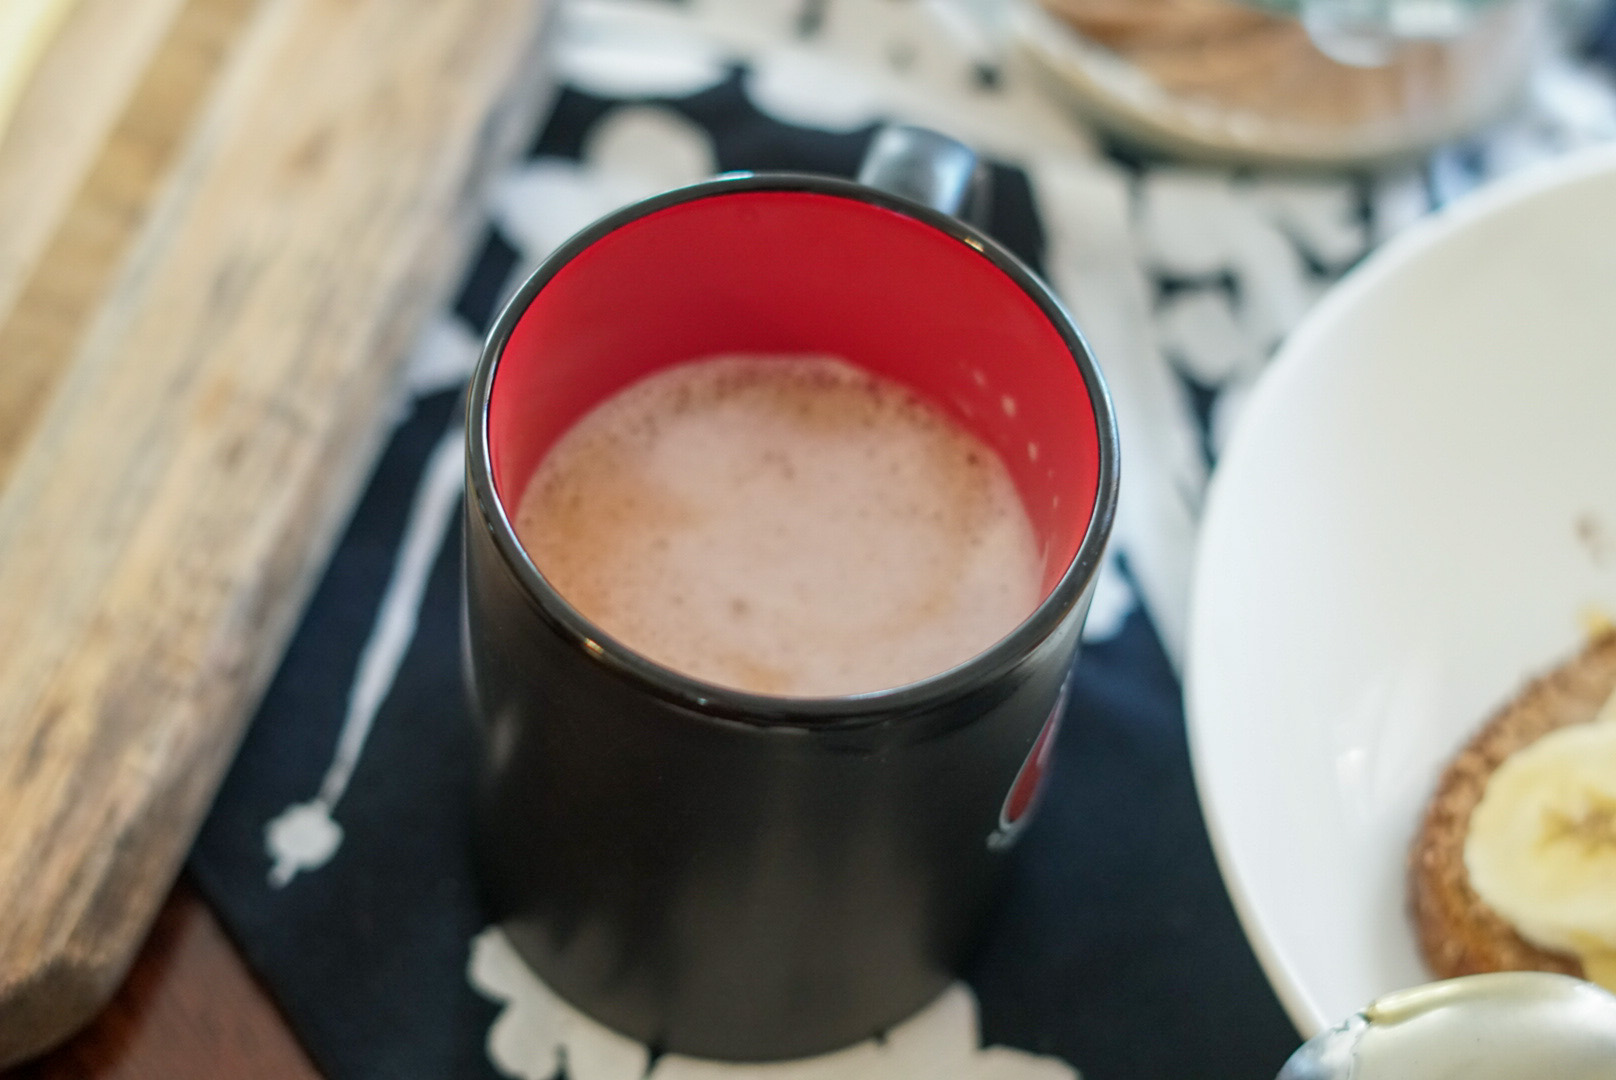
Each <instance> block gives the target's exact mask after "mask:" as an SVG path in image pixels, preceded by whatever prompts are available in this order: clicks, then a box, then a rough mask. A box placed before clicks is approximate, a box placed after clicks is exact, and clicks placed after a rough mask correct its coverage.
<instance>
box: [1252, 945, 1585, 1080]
mask: <svg viewBox="0 0 1616 1080" xmlns="http://www.w3.org/2000/svg"><path fill="white" fill-rule="evenodd" d="M1549 1078H1553V1080H1616V996H1613V995H1611V994H1609V993H1606V992H1605V991H1604V990H1601V989H1600V988H1599V987H1597V986H1595V985H1593V984H1592V983H1587V982H1583V981H1582V980H1581V979H1573V978H1570V977H1569V976H1566V975H1548V974H1544V973H1541V972H1505V973H1501V974H1497V975H1470V976H1467V977H1465V978H1462V979H1448V980H1446V981H1444V982H1435V983H1428V984H1427V985H1425V986H1417V987H1414V988H1413V989H1411V990H1400V991H1398V992H1396V993H1393V994H1387V995H1386V996H1385V997H1382V998H1378V999H1377V1000H1376V1001H1375V1002H1374V1003H1373V1004H1371V1005H1370V1006H1369V1007H1368V1008H1366V1009H1364V1010H1363V1011H1362V1012H1360V1013H1357V1014H1356V1015H1354V1016H1352V1017H1350V1018H1349V1019H1348V1020H1347V1021H1346V1022H1345V1023H1342V1024H1340V1025H1338V1026H1337V1027H1333V1028H1331V1029H1330V1030H1329V1031H1326V1032H1323V1033H1322V1034H1319V1035H1316V1036H1314V1037H1313V1038H1311V1039H1309V1040H1308V1041H1307V1042H1305V1043H1303V1044H1302V1047H1301V1049H1299V1050H1297V1051H1296V1053H1295V1054H1293V1055H1292V1056H1291V1059H1290V1060H1289V1061H1288V1062H1286V1063H1285V1067H1284V1068H1283V1069H1281V1070H1280V1071H1279V1076H1278V1077H1277V1080H1549Z"/></svg>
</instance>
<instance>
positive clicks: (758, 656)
mask: <svg viewBox="0 0 1616 1080" xmlns="http://www.w3.org/2000/svg"><path fill="white" fill-rule="evenodd" d="M516 531H517V535H518V536H519V537H520V538H521V541H522V543H523V545H524V546H525V547H526V549H527V551H528V553H529V554H530V555H531V556H532V558H533V561H534V563H535V564H536V565H537V566H538V567H539V569H540V571H541V572H542V573H543V574H544V576H545V577H546V578H547V579H548V580H549V582H550V584H551V585H553V586H554V587H555V589H556V590H557V591H558V592H559V593H560V594H561V595H562V596H563V597H565V598H566V599H567V601H568V602H569V603H571V604H572V605H573V606H574V607H576V608H577V609H578V610H579V611H581V612H582V613H583V614H584V615H585V616H586V617H587V618H589V619H590V620H592V621H593V622H595V623H596V624H598V625H599V626H601V627H602V628H603V629H604V630H605V631H606V632H607V633H609V634H611V635H612V636H613V637H615V638H617V639H618V640H619V641H621V642H622V643H623V644H624V645H627V646H628V647H629V648H631V649H634V650H635V651H637V652H639V653H640V654H642V655H644V656H646V657H649V658H650V659H652V660H655V661H657V662H658V663H660V664H663V665H664V666H666V667H670V668H673V669H674V670H677V671H681V672H684V673H685V674H687V675H692V676H695V677H696V678H699V679H702V680H705V681H707V682H712V683H717V684H720V685H724V686H730V687H735V688H739V689H743V690H751V691H754V692H758V693H765V694H781V695H789V696H802V697H819V696H831V695H841V694H853V693H861V692H867V691H871V690H881V689H887V688H890V687H895V686H901V685H903V684H905V683H909V682H913V681H915V680H917V679H922V678H925V677H926V676H929V675H934V674H936V673H938V672H941V671H944V670H946V669H948V668H950V667H953V666H954V665H956V664H958V663H960V662H962V661H964V660H967V659H969V658H971V657H972V656H975V655H976V654H977V653H979V652H981V651H982V650H984V649H986V648H987V647H988V646H990V645H992V644H993V643H994V642H996V641H998V640H999V639H1000V638H1002V637H1003V636H1004V635H1005V634H1007V633H1009V632H1010V631H1011V630H1012V629H1014V628H1015V626H1016V625H1017V624H1018V623H1020V622H1021V621H1022V620H1023V619H1025V618H1026V617H1027V616H1028V615H1029V614H1030V613H1031V612H1032V610H1033V608H1034V607H1036V606H1037V604H1038V601H1039V600H1040V598H1041V583H1042V566H1041V563H1040V561H1039V555H1038V551H1037V548H1036V545H1035V542H1034V538H1033V530H1032V526H1031V524H1030V523H1029V522H1028V520H1027V514H1026V511H1025V509H1024V508H1023V506H1022V504H1021V500H1020V498H1019V496H1018V495H1017V493H1016V489H1015V486H1014V484H1013V483H1012V481H1011V479H1010V476H1009V473H1008V472H1007V470H1006V469H1005V467H1004V463H1003V462H1002V461H1000V459H999V458H998V456H997V455H996V454H995V453H994V452H993V451H992V450H990V449H989V448H988V447H987V446H985V445H984V444H983V443H981V442H980V441H979V440H978V439H976V438H975V437H974V436H973V435H971V434H970V433H968V432H966V431H964V430H962V429H961V428H959V427H958V426H956V425H955V424H953V423H952V422H950V421H949V420H948V419H946V418H945V417H943V416H942V415H941V414H940V413H939V412H938V411H937V410H935V409H934V408H932V407H931V406H929V405H927V404H925V403H924V402H921V401H919V400H917V399H916V398H915V397H914V396H913V395H912V394H911V393H909V392H908V391H907V390H905V389H904V388H903V387H901V386H898V385H896V384H893V383H890V382H887V381H885V380H881V379H878V378H876V377H874V376H871V375H869V374H867V373H866V372H864V371H862V370H860V369H857V368H854V367H852V366H850V365H848V364H845V363H842V362H840V361H838V360H832V359H827V358H812V357H807V358H804V357H723V358H715V359H710V360H705V361H700V362H696V363H691V364H685V365H681V366H679V367H675V368H671V369H669V370H666V371H663V372H659V373H658V374H655V375H653V376H651V377H650V378H647V379H645V380H643V381H641V382H638V383H635V384H634V385H632V386H630V387H628V388H627V389H626V390H624V391H622V392H621V393H619V394H617V395H616V396H614V397H612V398H610V399H608V400H607V401H606V402H604V403H602V404H601V405H599V406H598V407H596V408H595V409H594V410H593V411H592V412H590V413H589V414H587V415H586V416H585V417H584V418H583V419H582V420H580V421H579V422H578V423H577V424H576V425H575V426H574V427H573V428H572V429H571V430H570V431H568V432H567V433H566V434H565V435H564V436H563V437H562V438H561V440H560V441H559V442H557V443H556V445H555V446H554V447H553V448H552V449H551V450H550V452H549V454H548V455H546V457H545V458H544V460H543V461H542V462H541V463H540V465H539V467H538V469H537V470H535V472H534V475H533V477H532V479H531V480H530V482H529V484H528V487H527V490H526V492H525V494H524V496H523V498H522V502H521V505H520V507H519V509H518V511H517V515H516Z"/></svg>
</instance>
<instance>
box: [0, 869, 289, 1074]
mask: <svg viewBox="0 0 1616 1080" xmlns="http://www.w3.org/2000/svg"><path fill="white" fill-rule="evenodd" d="M193 1077H194V1078H197V1080H215V1078H228V1080H320V1074H319V1073H318V1072H316V1071H315V1069H314V1066H313V1064H311V1063H310V1061H309V1059H308V1056H307V1055H306V1054H304V1052H303V1048H302V1047H300V1046H299V1045H298V1043H297V1040H296V1039H294V1038H293V1037H292V1033H291V1031H290V1030H289V1029H288V1028H287V1026H286V1021H285V1020H284V1019H282V1017H281V1014H280V1012H279V1010H277V1009H276V1007H275V1004H274V1003H273V1002H272V1001H270V999H269V997H268V995H267V994H266V993H265V992H264V989H263V987H261V986H260V985H259V984H258V981H257V979H256V978H254V976H253V974H252V973H251V972H250V971H248V970H247V967H246V964H245V963H244V962H243V961H242V959H241V956H240V954H239V953H237V952H236V948H235V946H234V945H233V944H232V943H231V941H230V939H229V938H227V937H226V936H225V934H224V930H223V929H221V928H220V926H219V923H218V920H217V919H215V918H214V917H213V913H212V912H211V911H209V910H208V907H207V905H206V904H205V903H203V901H202V898H201V897H200V896H199V895H198V894H197V892H196V889H195V887H193V886H192V885H191V884H190V883H189V882H188V881H186V880H184V879H181V881H180V883H179V884H178V885H176V886H175V887H174V891H173V892H172V893H171V894H170V895H169V897H168V900H167V902H166V903H165V904H164V905H163V910H162V913H161V914H160V915H158V917H157V924H156V926H154V927H153V928H152V932H151V936H150V937H149V938H147V940H146V944H145V946H144V947H143V948H142V949H141V952H140V956H139V958H138V959H137V960H136V961H135V966H134V968H133V970H131V971H130V973H129V977H128V979H126V980H125V981H124V984H123V987H122V988H121V989H120V990H119V991H118V995H117V997H115V998H114V999H113V1000H112V1003H111V1004H110V1005H108V1006H107V1008H106V1009H105V1010H104V1011H103V1012H102V1013H101V1015H100V1017H99V1018H98V1019H97V1020H96V1021H95V1023H93V1024H92V1025H91V1026H90V1027H89V1028H88V1029H86V1030H85V1031H83V1032H81V1033H80V1034H79V1035H78V1036H77V1037H75V1038H73V1039H72V1040H70V1041H69V1042H68V1043H67V1044H66V1045H64V1046H61V1047H59V1048H58V1049H57V1050H55V1051H54V1052H52V1053H50V1054H48V1055H46V1056H45V1057H44V1058H43V1059H41V1060H39V1061H35V1062H32V1063H30V1064H27V1065H23V1066H19V1067H18V1068H15V1069H12V1070H10V1071H8V1072H5V1073H3V1074H0V1080H191V1078H193Z"/></svg>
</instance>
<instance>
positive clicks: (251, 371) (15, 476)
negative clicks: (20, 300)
mask: <svg viewBox="0 0 1616 1080" xmlns="http://www.w3.org/2000/svg"><path fill="white" fill-rule="evenodd" d="M244 2H245V0H186V4H185V8H184V9H183V10H182V11H181V12H180V13H179V14H178V15H177V17H176V18H177V21H176V23H175V24H174V25H175V27H176V28H178V27H182V26H184V25H185V24H186V20H187V19H189V18H201V16H200V15H198V14H197V13H196V12H195V11H194V10H193V8H195V7H197V6H202V7H206V8H207V9H208V10H209V12H210V16H209V17H219V18H222V19H226V20H228V19H229V17H230V16H229V15H228V14H227V12H228V11H238V12H245V13H246V16H245V18H244V19H243V20H242V21H241V23H240V29H239V32H238V33H236V34H235V35H234V37H233V38H232V40H231V41H230V42H229V44H228V46H227V47H226V48H225V49H224V52H223V54H222V55H223V59H222V62H221V63H220V64H219V65H218V66H217V75H216V77H214V78H213V79H212V80H211V82H209V84H208V88H207V97H206V100H205V101H204V102H203V103H202V104H201V105H200V106H199V107H198V108H197V109H196V111H195V114H194V116H195V119H194V121H193V122H192V123H191V125H190V126H189V129H188V133H187V134H186V136H185V138H184V140H183V144H182V145H181V146H180V147H179V149H178V150H177V152H176V153H174V155H173V158H172V162H171V164H170V165H169V166H168V167H167V168H166V169H164V170H163V173H164V175H163V177H162V180H161V182H160V183H159V184H157V185H155V190H154V196H153V200H152V202H151V203H150V205H149V208H148V209H146V210H145V211H144V213H145V219H144V222H143V224H141V225H140V226H139V228H138V235H136V236H135V238H134V239H133V241H132V243H131V244H130V246H129V250H128V252H127V254H126V255H125V256H124V257H122V258H121V259H117V260H116V261H117V267H116V270H115V272H114V273H113V274H111V275H110V278H109V280H108V283H107V287H106V289H105V290H104V293H103V294H102V295H101V296H100V298H99V301H98V303H97V304H96V305H95V307H94V309H93V311H92V312H90V313H89V317H88V318H86V319H84V320H83V330H82V332H79V331H77V330H76V329H75V330H74V331H73V332H72V336H71V340H72V341H73V342H74V344H73V346H72V348H71V351H70V355H69V356H68V357H67V359H66V362H65V364H64V367H63V370H62V373H61V374H60V376H59V377H57V378H55V379H54V380H53V381H54V384H55V385H54V390H53V391H52V392H51V393H50V394H49V395H44V398H45V399H44V400H43V401H42V402H41V403H40V404H39V405H38V406H37V412H36V413H35V418H34V419H33V421H32V422H31V424H29V434H28V437H27V439H26V441H25V442H23V443H21V444H20V445H19V448H18V450H17V452H16V454H15V457H14V460H13V464H12V467H11V470H10V473H9V475H8V476H6V477H4V489H3V491H0V913H3V914H0V1063H4V1062H7V1061H13V1060H16V1059H19V1058H21V1057H23V1056H26V1055H28V1054H32V1053H36V1052H38V1051H40V1050H41V1049H43V1048H45V1047H47V1046H49V1045H51V1044H52V1043H54V1042H56V1041H58V1040H60V1039H61V1038H63V1037H64V1036H65V1035H67V1034H68V1033H69V1032H70V1031H72V1030H73V1029H74V1028H76V1027H78V1026H79V1025H81V1024H82V1023H84V1022H85V1020H87V1019H88V1018H89V1016H90V1015H91V1014H92V1013H93V1012H94V1011H95V1009H97V1008H98V1007H99V1006H100V1005H101V1004H102V1003H103V1002H104V1001H105V1000H106V999H107V997H108V996H109V995H110V993H111V992H112V990H113V988H114V987H115V986H116V985H117V983H118V980H119V979H120V978H121V977H122V975H123V973H124V971H125V970H126V969H127V966H128V964H129V962H130V959H131V957H132V955H133V953H134V951H135V948H136V945H137V943H138V942H139V941H140V939H141V937H142V935H143V933H144V931H145V929H146V928H147V926H148V925H149V924H150V921H151V919H152V917H153V915H154V913H155V911H156V909H157V906H158V904H159V902H160V901H161V899H162V897H163V895H164V893H165V891H166V889H167V887H168V885H169V883H170V882H171V880H172V879H173V876H174V874H175V872H176V870H177V868H178V865H179V861H180V858H181V857H182V855H183V853H184V851H185V849H186V847H187V846H188V844H189V842H190V840H191V838H192V836H193V835H194V832H195V829H196V827H197V824H198V822H199V819H200V817H201V814H202V813H203V811H204V810H205V808H206V806H207V803H208V800H209V799H210V798H211V796H212V793H213V791H214V789H215V788H216V786H217V783H218V780H219V778H220V776H221V774H222V772H223V769H224V767H225V765H226V764H227V762H228V759H229V756H230V754H231V753H232V751H233V750H234V747H235V746H236V743H237V741H238V739H239V737H240V733H241V729H242V726H243V724H244V722H245V718H246V717H247V715H248V713H249V711H250V709H251V707H252V705H253V704H254V703H255V702H256V700H257V698H258V696H259V694H260V693H261V691H262V688H263V686H264V684H265V682H266V681H267V679H268V676H269V674H270V673H271V672H272V670H273V668H274V666H275V664H276V662H277V660H278V658H279V655H280V652H281V648H282V646H283V645H284V642H285V640H286V637H287V635H288V633H289V632H290V629H291V627H292V625H293V621H294V619H295V617H296V615H297V613H298V612H299V610H300V609H301V606H302V603H303V601H304V599H305V598H306V596H307V593H308V590H309V588H310V585H311V583H312V580H313V577H314V574H315V572H316V570H317V568H318V567H319V566H320V565H321V563H322V562H323V560H324V557H325V555H326V554H327V552H328V551H329V547H330V544H331V542H332V540H333V538H334V535H335V532H336V529H337V527H338V525H339V524H340V522H341V521H342V519H343V518H344V516H345V515H346V513H347V511H348V508H349V507H350V506H351V504H352V501H353V498H354V497H355V495H356V492H357V488H358V485H359V482H360V480H361V479H362V477H363V476H364V474H365V472H366V470H367V469H368V465H369V463H370V461H371V459H372V457H373V455H374V451H375V449H376V447H377V444H378V440H379V438H380V434H381V431H382V427H383V424H384V422H385V420H386V419H387V417H388V416H389V414H390V412H391V406H392V404H393V398H394V395H395V393H396V386H397V381H398V380H397V375H398V368H399V365H400V362H401V360H402V358H403V356H404V354H405V351H406V347H407V344H408V343H409V342H410V341H411V340H412V338H413V336H414V334H415V332H416V330H417V329H418V327H419V325H420V324H421V321H422V319H423V317H424V315H425V314H426V313H427V312H429V311H431V310H433V309H434V308H435V307H437V306H438V305H439V304H440V303H441V301H442V300H443V298H444V296H445V293H446V291H447V289H448V287H449V285H450V284H451V283H452V282H453V281H454V280H455V279H456V278H457V277H458V275H459V273H460V271H461V268H462V266H463V263H464V259H465V256H466V254H467V252H468V250H469V246H470V245H469V241H470V240H471V238H472V235H473V230H474V227H475V226H476V224H477V223H478V221H479V214H478V207H477V200H476V198H475V193H476V192H477V191H478V190H479V188H480V183H479V181H480V178H481V175H482V172H483V170H484V169H485V168H486V167H487V166H489V165H490V164H492V163H493V162H495V161H498V160H500V159H501V158H502V157H504V156H506V155H508V153H509V152H510V151H511V150H513V149H514V147H515V145H516V142H517V140H518V139H519V138H520V137H521V136H522V135H524V134H525V133H526V132H527V131H528V130H529V128H530V126H531V124H532V122H533V121H534V119H535V118H536V115H537V113H538V112H539V110H540V109H541V107H542V105H543V95H542V94H541V93H540V92H539V85H540V83H541V82H542V80H543V68H542V65H541V64H539V63H537V62H536V61H535V55H536V43H537V41H538V39H539V31H540V29H541V24H542V22H543V16H544V14H545V5H543V4H541V3H536V2H535V0H456V2H455V3H440V2H438V0H253V2H252V3H251V5H250V8H247V7H235V8H232V7H231V6H230V5H232V4H242V3H244ZM201 37H202V38H206V35H201ZM171 40H172V39H171ZM209 40H211V39H209ZM153 77H157V78H168V76H167V75H163V74H158V75H154V76H153ZM182 81H183V80H182ZM157 96H158V97H162V95H157ZM160 107H163V103H162V102H154V103H153V105H152V108H160ZM141 115H142V116H144V115H145V114H144V112H142V114H141ZM138 172H139V170H138V169H137V170H134V173H132V175H134V174H136V173H138ZM92 175H93V174H92ZM140 182H141V183H149V181H147V180H142V181H140ZM48 265H49V256H48V254H47V257H46V258H44V259H42V260H41V261H40V263H39V266H40V267H41V268H43V267H46V266H48ZM33 287H34V285H33V282H32V281H29V282H28V283H25V285H24V286H23V288H22V289H21V290H19V293H18V295H19V296H28V295H29V290H30V289H31V288H33ZM6 317H7V318H9V317H10V316H9V315H8V316H6ZM57 340H60V339H57ZM26 366H27V365H24V364H17V365H14V364H13V363H12V361H11V358H10V357H7V358H6V361H5V363H4V364H3V365H0V382H4V381H5V380H6V379H7V378H8V377H10V376H11V373H12V372H13V371H14V370H22V369H24V368H25V367H26ZM3 396H4V393H3V392H0V397H3Z"/></svg>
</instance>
